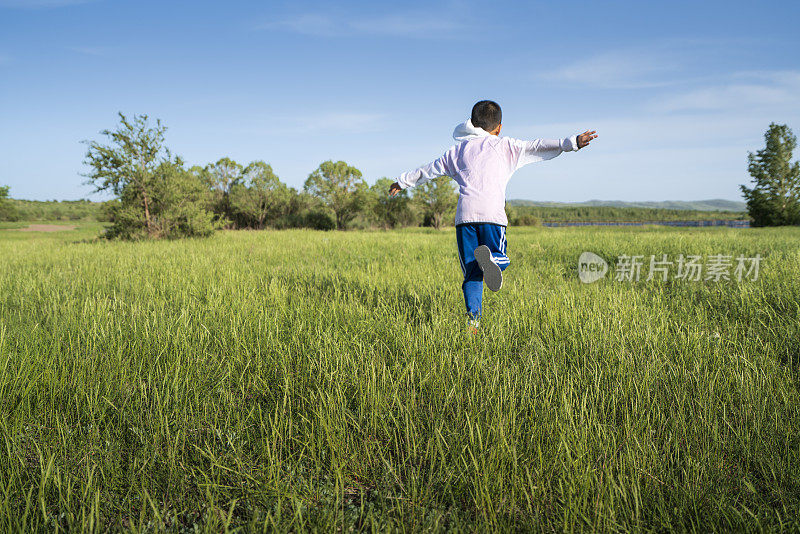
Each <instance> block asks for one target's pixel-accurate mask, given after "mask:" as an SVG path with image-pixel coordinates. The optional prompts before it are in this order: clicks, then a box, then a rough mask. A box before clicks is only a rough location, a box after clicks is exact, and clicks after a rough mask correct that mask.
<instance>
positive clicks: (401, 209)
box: [370, 178, 414, 228]
mask: <svg viewBox="0 0 800 534" xmlns="http://www.w3.org/2000/svg"><path fill="white" fill-rule="evenodd" d="M392 183H393V180H390V179H389V178H380V179H379V180H377V181H376V182H375V184H374V185H373V186H372V187H371V188H370V193H371V195H372V212H373V215H374V216H375V220H376V222H377V223H378V225H379V226H382V227H384V228H395V227H397V226H403V225H407V224H410V222H411V220H412V218H413V216H414V215H413V212H412V211H411V198H410V197H409V196H408V190H403V191H400V192H399V193H398V194H397V195H395V196H393V197H390V196H389V187H390V186H391V185H392Z"/></svg>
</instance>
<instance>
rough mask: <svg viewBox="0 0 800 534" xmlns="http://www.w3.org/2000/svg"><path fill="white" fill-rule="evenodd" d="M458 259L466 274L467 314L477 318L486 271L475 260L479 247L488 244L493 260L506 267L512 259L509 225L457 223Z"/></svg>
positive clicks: (462, 285) (464, 285)
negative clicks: (508, 239)
mask: <svg viewBox="0 0 800 534" xmlns="http://www.w3.org/2000/svg"><path fill="white" fill-rule="evenodd" d="M456 242H457V243H458V259H459V260H460V261H461V270H462V272H463V273H464V283H462V284H461V289H462V290H463V291H464V303H465V304H466V305H467V315H469V316H470V317H471V318H473V319H477V318H478V317H480V316H481V305H482V302H483V271H481V268H480V267H478V262H477V261H476V260H475V249H476V248H478V247H479V246H480V245H486V246H487V247H489V250H490V251H492V259H493V260H494V262H495V263H496V264H497V266H498V267H500V269H502V270H505V268H506V267H508V265H509V263H510V260H509V259H508V256H506V227H505V226H501V225H499V224H492V223H467V224H459V225H458V226H456Z"/></svg>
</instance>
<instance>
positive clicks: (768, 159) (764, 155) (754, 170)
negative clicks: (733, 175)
mask: <svg viewBox="0 0 800 534" xmlns="http://www.w3.org/2000/svg"><path fill="white" fill-rule="evenodd" d="M764 140H765V143H766V146H765V148H764V149H763V150H759V151H757V152H756V153H755V154H753V153H752V152H751V153H749V154H748V156H747V161H748V171H749V172H750V176H752V177H753V184H754V185H753V187H752V188H748V187H746V186H744V185H742V186H740V187H741V190H742V194H743V195H744V198H745V200H746V201H747V210H748V212H749V214H750V217H751V218H752V219H753V226H779V225H787V224H795V225H796V224H800V163H798V162H797V161H795V162H794V163H792V151H793V150H794V149H795V148H796V147H797V138H796V137H795V136H794V134H793V133H792V131H791V130H790V129H789V127H788V126H786V125H785V124H784V125H778V124H775V123H772V124H770V125H769V129H768V130H767V131H766V133H765V134H764Z"/></svg>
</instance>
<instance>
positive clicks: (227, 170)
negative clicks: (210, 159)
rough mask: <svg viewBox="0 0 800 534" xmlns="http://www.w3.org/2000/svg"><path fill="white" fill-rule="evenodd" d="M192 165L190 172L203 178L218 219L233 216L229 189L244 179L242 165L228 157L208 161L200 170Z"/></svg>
mask: <svg viewBox="0 0 800 534" xmlns="http://www.w3.org/2000/svg"><path fill="white" fill-rule="evenodd" d="M197 169H198V168H197V167H192V169H191V170H192V172H193V173H194V174H195V175H197V176H198V177H199V178H200V179H201V180H203V181H204V182H205V183H206V185H207V186H208V188H209V190H210V191H211V198H212V206H213V209H214V211H215V212H216V213H217V215H219V217H220V219H229V218H233V213H232V211H231V205H230V198H229V196H230V192H231V190H232V189H233V188H234V187H235V186H237V185H239V184H241V183H242V182H243V181H244V176H243V172H244V167H242V165H241V164H239V163H237V162H235V161H234V160H232V159H230V158H220V159H219V160H218V161H217V162H216V163H209V164H208V165H206V166H205V167H204V168H203V169H202V171H200V172H198V171H197Z"/></svg>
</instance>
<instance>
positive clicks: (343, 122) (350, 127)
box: [289, 113, 386, 135]
mask: <svg viewBox="0 0 800 534" xmlns="http://www.w3.org/2000/svg"><path fill="white" fill-rule="evenodd" d="M385 120H386V117H385V116H384V115H381V114H377V113H321V114H318V115H307V116H301V117H296V118H295V119H294V126H293V127H290V128H289V131H291V132H294V133H299V134H311V133H317V134H325V135H331V134H332V135H336V134H340V133H343V132H374V131H378V130H380V129H382V127H383V124H384V122H385Z"/></svg>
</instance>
